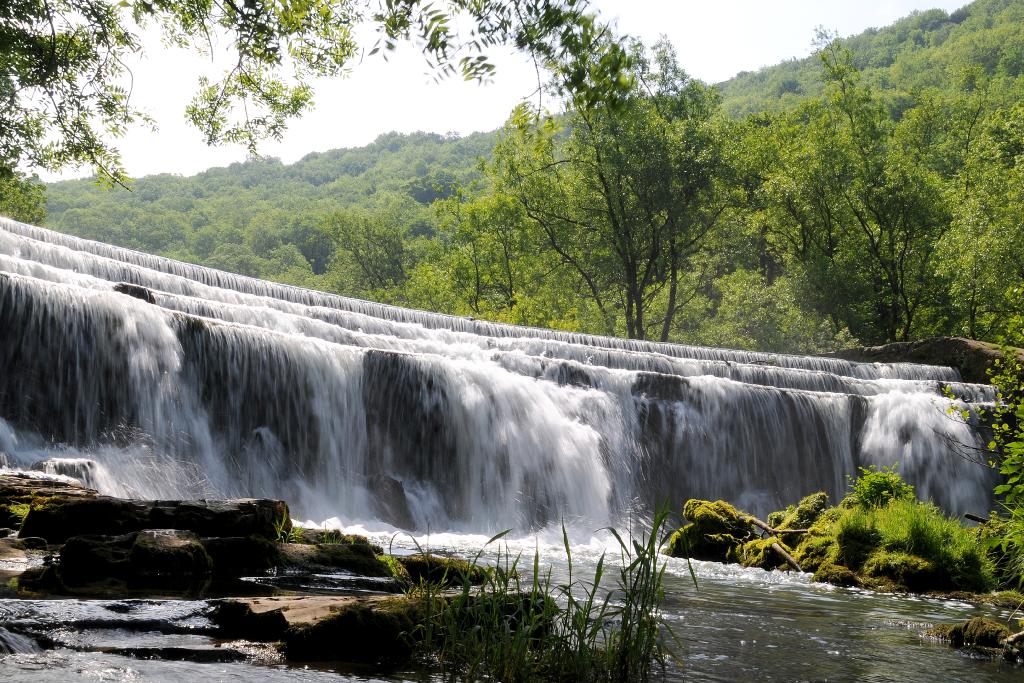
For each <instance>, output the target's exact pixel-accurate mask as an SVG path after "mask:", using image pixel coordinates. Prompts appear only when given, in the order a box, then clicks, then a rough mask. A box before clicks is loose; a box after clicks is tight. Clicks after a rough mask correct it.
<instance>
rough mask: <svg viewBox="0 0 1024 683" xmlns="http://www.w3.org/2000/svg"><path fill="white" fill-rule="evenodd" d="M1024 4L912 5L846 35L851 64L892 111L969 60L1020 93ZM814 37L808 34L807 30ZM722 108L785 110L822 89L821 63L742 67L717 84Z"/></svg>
mask: <svg viewBox="0 0 1024 683" xmlns="http://www.w3.org/2000/svg"><path fill="white" fill-rule="evenodd" d="M1022 24H1024V3H1021V2H1017V1H1015V0H978V1H977V2H973V3H970V4H968V5H965V6H964V7H962V8H960V9H958V10H956V11H955V12H953V13H951V14H947V13H946V12H945V11H943V10H940V9H933V10H927V11H924V12H914V13H913V14H911V15H910V16H908V17H905V18H903V19H900V20H899V21H897V22H895V23H893V24H891V25H890V26H886V27H884V28H872V29H868V30H867V31H864V32H863V33H860V34H858V35H856V36H852V37H849V38H846V39H844V41H843V42H844V44H845V45H846V47H847V48H849V50H850V52H851V53H852V55H853V65H854V66H855V67H856V68H857V69H858V70H860V71H861V73H862V74H863V75H864V80H865V81H866V82H867V83H869V84H870V85H871V86H872V87H873V88H875V89H876V90H877V91H878V92H879V94H880V95H881V96H882V97H883V98H884V100H885V101H886V103H887V105H888V107H889V109H890V111H891V113H892V114H893V115H894V116H899V114H900V113H901V112H902V111H903V110H904V109H906V108H907V107H908V106H911V105H912V104H913V102H914V101H915V99H916V98H917V97H918V96H919V95H920V93H921V92H923V91H925V90H927V89H929V88H938V89H949V88H951V87H954V86H955V85H956V84H957V82H958V81H959V80H960V79H962V77H963V68H964V65H966V64H973V65H976V66H977V67H979V68H980V70H981V71H982V72H983V73H985V74H986V75H987V76H988V77H990V78H994V79H998V80H999V81H1000V82H999V86H998V87H999V89H1001V90H1005V91H1008V92H1013V93H1015V94H1016V96H1020V95H1021V94H1022V90H1021V87H1022V86H1021V81H1020V77H1021V75H1022V74H1024V31H1022V30H1021V26H1022ZM809 40H810V37H809ZM718 87H719V91H720V92H721V93H722V107H723V109H724V110H725V111H726V112H727V113H728V114H729V115H730V116H737V117H738V116H744V115H746V114H751V113H754V112H759V111H766V110H771V111H779V110H782V109H786V108H790V107H793V106H795V105H796V104H797V103H799V102H800V101H802V100H804V99H806V98H808V97H819V96H820V95H821V94H822V92H823V91H824V87H825V84H824V81H823V80H822V75H821V65H820V63H819V60H818V59H817V58H816V57H814V56H811V57H807V58H805V59H793V60H789V61H785V62H782V63H781V64H776V65H774V66H769V67H765V68H763V69H759V70H757V71H752V72H751V71H747V72H741V73H739V74H737V75H736V76H735V77H734V78H731V79H730V80H728V81H725V82H724V83H721V84H719V86H718Z"/></svg>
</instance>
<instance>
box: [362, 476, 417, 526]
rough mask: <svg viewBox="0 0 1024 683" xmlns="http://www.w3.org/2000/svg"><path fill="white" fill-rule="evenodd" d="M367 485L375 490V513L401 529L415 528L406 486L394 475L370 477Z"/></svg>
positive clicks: (371, 489)
mask: <svg viewBox="0 0 1024 683" xmlns="http://www.w3.org/2000/svg"><path fill="white" fill-rule="evenodd" d="M367 487H368V488H369V490H370V491H372V492H373V502H374V513H375V514H376V515H377V517H378V518H380V519H382V520H384V521H385V522H388V523H389V524H393V525H395V526H396V527H398V528H400V529H414V528H415V526H416V523H415V521H413V518H412V511H411V510H410V509H409V499H408V498H407V497H406V495H405V486H404V485H403V484H402V482H400V481H399V480H397V479H395V478H394V477H388V476H386V475H383V474H378V475H376V476H373V477H370V478H369V481H367Z"/></svg>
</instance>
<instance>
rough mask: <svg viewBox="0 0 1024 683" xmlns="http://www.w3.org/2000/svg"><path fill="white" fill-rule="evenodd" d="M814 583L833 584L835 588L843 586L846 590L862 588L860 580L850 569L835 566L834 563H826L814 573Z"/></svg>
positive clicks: (838, 565) (839, 565) (812, 578)
mask: <svg viewBox="0 0 1024 683" xmlns="http://www.w3.org/2000/svg"><path fill="white" fill-rule="evenodd" d="M811 580H812V581H817V582H819V583H831V584H832V585H833V586H842V587H845V588H851V587H858V588H859V587H860V585H861V580H860V578H859V577H858V576H857V575H856V574H855V573H854V572H853V571H851V570H850V568H849V567H844V566H843V565H841V564H835V563H833V562H825V563H823V564H822V565H821V566H820V567H818V570H817V571H815V572H814V576H813V577H811Z"/></svg>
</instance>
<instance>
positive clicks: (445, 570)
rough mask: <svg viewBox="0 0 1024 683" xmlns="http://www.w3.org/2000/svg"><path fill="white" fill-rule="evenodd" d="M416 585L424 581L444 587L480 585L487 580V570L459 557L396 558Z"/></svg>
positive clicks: (428, 555)
mask: <svg viewBox="0 0 1024 683" xmlns="http://www.w3.org/2000/svg"><path fill="white" fill-rule="evenodd" d="M394 559H395V560H397V561H398V563H399V564H401V565H402V567H403V568H404V569H405V572H406V575H407V576H408V577H409V580H410V581H412V582H413V583H415V584H418V583H421V582H423V581H428V582H430V583H436V584H440V585H443V586H461V585H463V583H464V582H465V581H467V580H468V581H469V583H470V584H472V585H479V584H481V583H483V582H484V580H485V579H486V578H487V569H486V568H484V567H481V566H478V565H475V564H470V563H469V562H467V561H466V560H462V559H459V558H457V557H443V556H441V555H432V554H429V553H428V554H417V555H407V556H405V557H397V556H395V557H394Z"/></svg>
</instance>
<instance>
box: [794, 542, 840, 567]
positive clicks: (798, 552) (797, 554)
mask: <svg viewBox="0 0 1024 683" xmlns="http://www.w3.org/2000/svg"><path fill="white" fill-rule="evenodd" d="M835 545H836V543H835V539H833V538H831V537H828V536H812V535H811V534H805V535H804V537H803V538H802V539H801V540H800V544H799V545H797V547H796V549H795V550H794V551H793V559H795V560H796V561H797V562H799V563H800V566H801V567H802V568H803V570H804V571H807V572H815V571H818V567H820V566H821V565H823V564H825V563H826V562H829V561H830V558H831V557H833V556H834V555H835Z"/></svg>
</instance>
